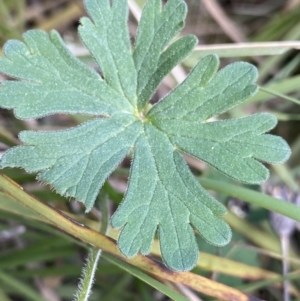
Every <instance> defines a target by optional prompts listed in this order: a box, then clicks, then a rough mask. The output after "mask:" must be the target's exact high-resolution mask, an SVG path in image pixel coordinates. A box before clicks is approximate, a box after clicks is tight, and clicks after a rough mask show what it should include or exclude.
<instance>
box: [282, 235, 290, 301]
mask: <svg viewBox="0 0 300 301" xmlns="http://www.w3.org/2000/svg"><path fill="white" fill-rule="evenodd" d="M280 242H281V250H282V275H283V276H287V275H288V273H289V262H288V260H287V256H288V255H289V236H288V235H281V236H280ZM289 286H290V283H289V280H288V279H286V280H284V282H283V300H284V301H290V292H289Z"/></svg>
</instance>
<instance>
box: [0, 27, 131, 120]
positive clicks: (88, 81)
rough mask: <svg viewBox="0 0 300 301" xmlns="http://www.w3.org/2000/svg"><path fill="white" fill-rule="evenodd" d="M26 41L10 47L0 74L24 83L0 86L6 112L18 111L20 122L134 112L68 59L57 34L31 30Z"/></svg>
mask: <svg viewBox="0 0 300 301" xmlns="http://www.w3.org/2000/svg"><path fill="white" fill-rule="evenodd" d="M23 38H24V42H25V43H22V42H20V41H16V40H12V41H9V42H7V43H6V44H5V47H4V53H5V55H6V58H0V71H1V72H3V73H5V74H8V75H10V76H12V77H15V78H17V79H20V80H22V81H4V82H2V83H1V85H2V87H1V89H0V99H1V106H2V107H4V108H9V109H10V108H16V109H15V114H16V116H17V117H19V118H22V119H28V118H37V117H42V116H45V115H49V114H54V113H71V114H75V113H84V114H92V115H112V114H114V112H116V111H127V112H131V111H132V106H131V105H130V103H129V102H128V100H127V99H126V98H125V97H123V96H122V95H120V94H119V93H117V92H116V91H115V90H113V89H112V88H111V87H110V86H108V85H107V83H106V82H105V81H103V80H102V78H101V77H100V76H99V75H98V74H97V73H96V72H95V71H93V70H92V69H90V68H88V67H87V66H86V65H84V64H83V63H81V62H80V61H79V60H77V59H76V58H74V57H73V56H72V55H71V54H70V53H69V51H68V50H67V49H66V47H65V45H64V43H63V41H62V40H61V38H60V36H59V34H58V33H57V32H55V31H52V32H51V33H50V35H48V34H47V33H45V32H43V31H40V30H31V31H28V32H26V33H25V34H24V35H23Z"/></svg>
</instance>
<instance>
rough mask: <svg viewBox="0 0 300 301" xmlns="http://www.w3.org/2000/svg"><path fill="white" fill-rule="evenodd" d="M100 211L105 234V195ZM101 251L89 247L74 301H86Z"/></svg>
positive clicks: (106, 220) (106, 208) (101, 228)
mask: <svg viewBox="0 0 300 301" xmlns="http://www.w3.org/2000/svg"><path fill="white" fill-rule="evenodd" d="M100 209H101V212H102V219H101V226H100V232H101V233H104V234H107V230H108V221H109V218H108V215H109V214H108V206H107V199H106V196H104V198H103V199H102V200H101V201H100ZM101 253H102V251H101V250H100V249H97V248H90V250H89V253H88V256H87V258H86V262H85V266H84V267H83V269H82V273H81V279H80V282H79V285H78V289H77V292H76V293H75V298H74V301H87V300H88V299H89V297H90V295H91V293H92V287H93V284H94V282H95V273H96V270H97V266H98V262H99V259H100V256H101Z"/></svg>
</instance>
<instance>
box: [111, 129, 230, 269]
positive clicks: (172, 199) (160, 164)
mask: <svg viewBox="0 0 300 301" xmlns="http://www.w3.org/2000/svg"><path fill="white" fill-rule="evenodd" d="M144 128H145V129H144V133H143V135H141V136H140V138H139V139H138V141H137V143H136V151H135V154H134V160H133V163H132V167H131V175H130V179H129V187H128V191H127V193H126V196H125V199H124V201H123V203H122V204H121V205H120V206H119V208H118V210H117V212H116V213H115V214H114V216H113V217H112V225H113V226H114V227H117V228H121V227H124V228H123V230H122V232H121V234H120V237H119V240H118V244H119V247H120V250H121V252H122V253H124V254H125V255H126V256H129V257H132V256H135V255H136V254H137V253H138V252H141V253H142V254H148V253H149V252H150V249H151V245H152V241H153V239H154V235H155V232H156V230H157V228H158V235H159V239H160V247H161V252H162V256H163V258H164V261H165V262H166V263H167V265H168V266H169V267H171V268H172V269H174V270H180V271H183V270H189V269H191V268H192V267H193V266H195V264H196V262H197V259H198V250H197V244H196V241H195V235H194V229H196V230H197V231H199V233H200V234H201V235H202V237H203V238H204V239H205V240H206V241H208V242H209V243H211V244H214V245H219V246H222V245H225V244H227V243H228V242H229V240H230V238H231V232H230V229H229V227H228V225H227V224H226V223H225V222H224V221H223V220H222V219H220V218H218V217H217V216H216V215H222V214H225V213H226V208H225V207H223V205H221V204H220V203H219V202H217V201H216V200H215V199H214V198H213V197H212V196H211V195H210V194H208V193H207V192H206V191H205V190H204V189H203V188H202V187H201V186H200V185H199V184H198V182H197V181H196V179H195V178H194V177H193V175H192V174H191V172H190V171H189V169H188V167H187V165H186V163H185V162H184V160H183V158H182V157H181V155H180V154H179V153H178V152H177V151H176V150H174V147H173V145H172V143H171V142H170V140H169V138H168V136H167V135H165V134H163V133H162V132H161V131H159V130H158V129H156V128H155V127H153V126H151V125H148V124H146V125H145V127H144ZM145 167H147V168H145ZM137 200H139V201H138V203H137V202H136V201H137ZM141 229H143V231H141Z"/></svg>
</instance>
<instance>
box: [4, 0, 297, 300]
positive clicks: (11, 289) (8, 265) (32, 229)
mask: <svg viewBox="0 0 300 301" xmlns="http://www.w3.org/2000/svg"><path fill="white" fill-rule="evenodd" d="M20 3H21V1H20V2H18V5H20V6H18V14H17V15H16V16H17V17H18V18H19V19H18V22H17V23H16V24H17V25H14V26H13V28H14V31H13V33H6V31H5V29H3V31H1V33H2V32H3V36H4V37H3V41H4V40H6V39H7V38H11V37H20V34H21V32H22V31H23V29H22V27H24V26H26V23H25V21H26V19H25V18H26V17H24V15H23V14H24V11H25V10H24V7H22V5H21V4H20ZM138 4H139V3H138ZM3 5H5V7H6V8H7V14H6V15H5V14H4V16H3V18H5V19H4V20H5V21H6V22H3V24H8V25H7V28H12V27H11V26H10V24H11V23H9V22H12V20H14V19H13V18H15V15H14V17H13V16H11V15H10V12H11V11H10V7H9V6H10V5H11V4H9V3H5V1H3ZM43 5H44V4H41V7H43ZM189 5H191V6H192V7H193V5H196V4H189ZM54 6H55V5H54ZM57 7H59V6H57ZM78 7H79V11H80V5H79V6H78ZM195 7H196V8H197V9H198V8H199V7H198V6H197V5H196V6H195ZM224 9H225V10H226V9H228V10H227V12H228V13H229V14H230V9H229V8H228V7H226V6H224ZM281 9H282V7H281V8H275V9H274V12H280V11H281ZM72 11H73V6H72V4H70V5H67V6H66V7H63V9H62V11H61V12H69V13H71V12H72ZM77 14H78V12H77ZM203 14H204V13H203ZM285 14H286V17H285V18H286V19H285V20H289V22H286V23H288V24H285V23H281V24H277V23H276V22H275V17H273V14H272V13H270V14H269V16H268V18H269V23H268V24H267V25H265V27H264V30H261V31H260V33H259V35H258V34H255V23H254V17H253V18H252V19H251V18H249V20H248V21H247V20H245V18H244V17H243V16H242V15H239V14H236V15H234V16H233V20H234V21H235V22H237V23H239V22H240V24H241V25H243V24H244V23H245V22H246V21H247V22H249V23H250V24H253V27H250V29H251V30H252V31H253V32H252V34H251V33H249V32H245V33H244V34H245V35H246V34H247V35H249V37H248V39H249V40H252V41H255V40H263V41H266V40H267V38H268V39H269V38H272V39H274V40H279V39H287V38H288V39H297V35H296V31H297V19H296V17H293V16H294V14H295V13H294V11H293V10H290V11H287V12H286V13H285ZM75 15H76V10H74V14H73V17H71V19H72V18H75V17H74V16H75ZM57 16H59V14H57V13H56V11H55V10H54V11H53V12H50V15H49V16H48V17H47V18H45V19H44V21H43V22H44V23H43V22H41V24H38V22H40V21H36V22H37V25H36V26H38V27H43V26H45V27H44V28H45V29H47V26H49V25H48V24H47V21H49V22H50V21H51V18H52V19H54V20H55V17H57ZM204 16H205V18H206V19H205V18H204V19H203V20H204V21H205V22H207V23H206V24H209V26H210V27H211V28H218V26H217V25H215V23H214V21H212V20H211V19H209V16H207V15H205V14H204ZM257 19H258V20H259V19H261V22H264V21H265V20H263V17H257ZM188 20H193V17H192V16H191V18H190V19H188ZM62 21H64V22H66V19H64V18H62V19H61V20H56V22H57V23H56V24H57V26H52V27H55V28H58V29H59V25H60V24H61V23H62ZM204 21H203V22H204ZM130 22H131V23H130V24H132V26H133V27H134V26H135V21H134V19H133V18H132V17H131V20H130ZM189 22H191V21H189ZM189 22H188V25H189V26H188V28H187V29H186V30H188V29H189V28H191V26H192V25H193V24H190V23H189ZM197 22H200V21H199V20H198V21H197ZM251 22H252V23H251ZM282 22H283V21H282ZM278 23H280V22H279V21H278ZM282 24H285V26H282ZM64 26H65V28H64V29H61V32H63V31H64V30H65V29H66V28H68V27H66V25H64ZM207 26H208V25H207ZM281 27H282V28H283V27H284V28H285V30H283V29H281V30H278V28H281ZM69 30H72V27H71V26H69ZM242 30H245V28H243V27H242ZM272 30H273V31H272ZM193 31H197V27H195V28H194V29H193ZM190 32H192V30H191V31H190ZM190 32H189V33H190ZM264 33H265V36H264V35H263V34H264ZM214 37H215V39H217V41H220V42H228V39H229V38H228V37H227V36H226V35H223V34H222V32H220V33H219V34H218V35H216V34H214V35H213V34H207V35H206V36H205V35H204V38H205V40H206V41H207V43H211V42H212V40H213V39H214ZM213 42H214V43H215V42H216V40H214V41H213ZM197 55H198V52H195V53H193V54H192V56H191V57H190V58H189V60H187V61H186V62H185V64H184V65H183V66H184V68H186V69H185V70H186V71H188V67H186V66H190V65H193V61H194V60H195V57H196V56H197ZM236 56H237V55H236V54H234V55H233V57H234V58H236ZM83 59H84V60H85V61H86V62H88V63H89V64H93V62H92V60H90V58H89V57H83ZM256 59H257V56H256V54H255V55H254V54H253V56H249V57H246V58H243V60H249V61H251V62H256ZM229 60H232V59H229ZM238 60H241V58H238ZM298 61H299V60H298V58H297V55H295V54H294V53H293V52H289V53H288V52H284V54H283V55H280V56H272V57H270V58H268V57H261V58H260V61H259V63H258V66H259V69H260V70H259V71H260V72H259V74H261V75H260V79H259V80H260V84H261V85H262V86H263V87H266V88H268V89H271V91H272V93H274V94H275V93H277V94H278V93H279V94H289V93H292V94H290V96H291V97H292V99H293V100H294V99H297V89H298V86H297V85H298V84H297V82H298V81H299V79H298V77H297V66H298ZM194 62H195V61H194ZM221 62H222V64H228V63H229V61H226V60H225V59H222V60H221ZM274 70H277V72H276V73H274ZM177 75H178V74H177ZM173 76H174V77H173V78H172V77H170V78H169V83H168V82H167V81H166V83H165V84H163V85H162V86H161V87H160V89H159V90H158V93H163V94H164V93H165V90H166V89H169V87H170V85H171V86H173V85H174V84H175V80H174V78H175V79H176V73H175V74H173ZM170 83H171V84H170ZM129 93H130V92H129ZM274 94H273V95H272V94H266V93H265V92H262V91H261V92H259V93H258V94H257V96H255V98H253V99H252V100H251V102H250V101H249V102H248V103H247V104H245V105H242V106H239V107H237V108H234V109H232V110H231V111H230V112H229V113H227V115H226V116H224V117H226V118H228V117H234V118H236V117H242V116H245V115H249V113H248V112H249V111H251V112H264V111H273V113H275V115H276V116H277V117H278V118H279V119H281V120H283V121H282V123H281V124H280V125H279V127H278V128H277V129H276V131H277V133H280V135H282V136H284V137H285V138H287V139H288V140H289V142H290V143H293V154H294V155H292V158H291V160H290V162H291V163H290V164H289V166H283V167H282V168H277V169H276V170H275V171H274V177H275V178H277V179H281V180H282V181H284V182H285V183H287V184H289V185H290V186H292V187H293V188H297V185H298V184H297V165H298V160H297V155H296V154H297V150H298V144H299V143H297V141H298V140H297V138H298V132H297V119H299V116H298V115H297V106H295V105H294V104H293V103H292V102H289V101H287V99H286V100H285V101H283V100H282V97H281V98H278V97H276V96H274ZM155 97H156V96H155ZM1 114H2V115H1V116H2V118H1V123H2V128H1V133H0V136H1V141H3V142H4V143H5V144H6V145H15V144H17V143H18V141H17V140H16V138H15V134H16V133H17V132H19V130H21V129H27V128H29V127H31V126H32V125H30V124H28V123H27V122H22V121H21V122H20V121H17V120H15V119H14V117H13V116H10V115H8V114H9V113H8V112H7V111H5V112H4V111H2V112H1ZM55 118H56V119H55ZM55 118H53V119H52V118H50V117H47V118H45V119H42V120H40V121H39V122H38V123H37V124H35V125H34V126H35V129H45V128H47V129H49V128H50V129H54V128H55V129H57V128H60V129H62V128H65V127H69V126H73V125H74V124H76V123H77V122H79V121H82V117H81V116H73V117H70V118H66V117H64V116H58V117H55ZM3 149H5V148H3ZM190 162H191V165H192V167H193V168H194V171H195V174H196V175H200V174H201V175H205V174H206V175H207V177H208V178H214V179H216V180H217V181H224V179H223V178H219V177H220V176H219V175H216V174H214V173H211V172H210V169H203V166H200V169H199V166H198V165H195V163H194V161H190ZM4 172H5V173H6V174H8V175H9V176H10V177H12V178H13V179H14V180H16V181H18V182H19V183H20V184H22V185H25V187H26V188H27V185H28V188H27V190H28V191H29V192H30V193H33V194H35V195H37V196H38V197H39V198H40V199H41V200H43V201H49V202H50V203H51V204H52V205H53V206H55V207H57V208H59V209H61V210H64V211H65V212H69V213H73V214H74V213H75V214H76V215H77V217H76V218H80V214H81V213H83V211H84V208H82V207H80V206H79V207H74V206H73V205H71V206H70V205H69V204H68V202H66V200H64V199H63V198H61V197H59V196H58V195H56V194H55V193H53V192H51V191H50V190H49V189H48V188H47V187H44V188H42V189H41V187H39V186H37V185H36V184H35V182H33V181H32V180H33V179H32V176H30V175H27V174H24V173H23V172H20V171H19V170H18V171H17V170H5V171H4ZM127 173H128V164H127V163H126V162H124V163H123V166H121V168H119V169H117V170H116V172H115V173H114V174H113V176H112V182H110V183H106V184H105V186H104V191H105V193H107V195H108V196H109V197H110V199H112V200H113V201H114V202H116V203H118V202H119V201H120V196H121V193H122V192H120V191H118V190H116V188H115V186H114V188H113V187H112V185H115V183H118V184H117V187H118V188H119V190H120V187H121V186H122V183H124V181H125V180H126V174H127ZM216 177H217V178H216ZM226 181H228V180H226ZM230 182H231V181H230ZM30 183H31V185H29V184H30ZM232 183H233V184H234V185H240V184H237V183H235V182H232ZM26 184H27V185H26ZM204 186H205V185H204ZM208 186H209V185H208ZM218 187H220V185H218ZM208 188H210V189H212V187H208ZM251 189H253V187H251ZM235 190H237V189H235ZM220 192H221V193H223V194H225V195H226V194H227V195H229V196H230V192H225V191H220ZM245 194H246V195H250V192H249V193H248V192H245ZM245 194H244V198H245V199H246V200H247V197H246V195H245ZM242 195H243V193H242ZM220 197H221V196H220ZM261 198H262V197H261ZM2 199H3V201H2V202H1V209H2V210H1V214H2V222H3V230H7V229H10V228H11V227H12V226H11V225H10V224H9V221H13V224H15V223H16V222H17V224H16V226H15V227H19V225H25V226H26V231H25V233H23V235H21V236H20V237H19V236H17V237H19V238H18V239H21V241H25V242H26V244H25V246H23V247H22V248H21V251H17V250H15V248H16V247H15V243H14V240H12V241H7V242H6V241H4V246H3V251H1V254H0V255H1V257H2V258H1V262H2V263H3V266H1V264H0V268H1V269H2V271H3V273H2V274H0V282H1V283H2V284H4V285H3V287H5V289H2V292H1V293H2V295H3V300H9V298H11V300H14V298H16V296H17V295H19V296H22V297H23V298H24V300H26V299H28V300H42V299H43V298H44V297H42V293H41V292H42V290H41V287H47V288H49V289H50V291H52V292H53V293H54V294H55V295H57V296H59V297H60V298H65V299H66V300H69V299H70V296H71V295H72V294H73V293H74V291H75V287H76V285H77V280H76V279H77V278H78V276H79V274H80V269H81V266H82V262H81V261H82V256H81V254H83V253H84V252H82V246H78V245H77V244H74V242H70V241H69V240H66V239H65V238H62V239H61V238H59V233H58V232H56V230H55V229H54V228H52V227H49V226H42V224H41V223H40V222H36V221H35V220H34V219H32V218H28V215H27V213H26V210H25V211H24V210H21V211H20V208H18V209H17V210H16V209H13V203H12V202H8V203H5V200H7V194H3V195H2ZM250 199H251V197H250ZM247 201H249V200H247ZM273 203H274V202H273ZM5 204H6V205H7V207H5ZM275 204H276V203H275ZM75 206H76V205H75ZM260 211H262V209H260V208H258V207H257V205H252V206H251V208H250V212H251V213H252V212H253V214H252V216H254V220H255V222H256V223H257V226H258V225H259V226H260V229H259V228H257V227H256V226H253V224H247V223H245V222H244V220H240V219H237V220H236V219H235V218H234V217H232V219H231V220H230V218H229V217H230V216H229V217H227V218H226V219H227V222H228V223H229V224H231V227H232V228H233V229H234V241H233V244H231V245H229V246H228V247H226V249H221V251H219V252H222V253H223V254H222V255H223V256H224V255H225V257H226V254H229V255H228V256H231V257H232V258H233V261H231V262H229V263H228V264H229V267H228V268H227V269H225V270H223V271H221V272H220V273H224V274H226V275H227V276H225V277H224V276H222V277H220V278H218V279H219V281H221V282H224V283H227V284H229V285H231V286H232V287H234V286H238V285H241V279H248V278H247V277H248V276H246V275H248V274H249V271H250V268H251V267H250V266H247V265H246V266H244V269H245V270H243V269H242V270H241V271H242V272H241V273H242V275H236V274H235V273H236V271H235V270H236V268H235V264H236V261H242V262H244V263H246V264H251V265H253V266H257V267H265V268H268V266H269V268H270V269H271V270H273V271H274V272H277V273H280V264H279V263H278V262H277V264H276V265H272V264H270V262H274V259H272V258H273V257H272V256H271V255H272V254H269V256H271V257H268V260H265V259H261V258H259V257H258V256H257V254H259V251H258V250H256V251H251V252H252V253H251V254H252V255H249V256H242V258H241V257H238V256H237V255H234V254H235V253H236V254H237V253H238V251H235V250H238V249H239V248H241V247H239V246H238V245H235V242H237V241H239V242H241V241H247V242H253V243H254V244H256V245H258V246H260V247H262V248H264V249H266V250H269V251H273V252H278V250H279V249H278V241H277V240H276V239H275V238H274V235H273V233H272V231H271V230H270V227H269V226H268V224H267V218H266V216H267V215H266V214H259V212H260ZM286 211H287V212H291V209H290V208H287V210H286ZM20 212H21V214H20ZM16 213H17V215H16ZM96 215H97V212H96V210H94V211H92V212H91V213H90V215H88V216H87V217H81V219H85V220H84V221H82V220H81V222H83V223H86V224H89V223H90V222H91V221H90V219H97V217H96ZM259 216H262V217H260V218H259ZM255 217H257V218H255ZM86 219H88V220H86ZM10 223H11V222H10ZM235 223H236V224H235ZM13 226H14V225H13ZM95 228H97V226H96V227H95ZM17 229H18V228H17ZM245 229H246V230H245ZM259 231H262V232H263V234H264V235H262V237H264V239H262V240H261V241H259V240H257V239H255V237H258V233H260V232H259ZM238 233H240V234H238ZM296 235H297V234H296ZM45 237H46V238H45ZM50 238H51V239H50ZM266 241H268V242H269V244H267V243H266ZM46 242H47V243H46ZM200 243H201V242H200ZM201 244H202V243H201ZM201 248H204V246H203V245H202V246H201ZM227 250H228V251H227ZM208 252H209V253H211V254H214V252H215V251H214V250H208ZM227 252H228V253H227ZM249 252H250V251H249ZM294 253H295V254H294V256H297V255H296V254H297V246H296V250H295V251H294ZM26 254H27V255H26ZM154 254H155V253H154ZM203 256H204V259H203V257H201V258H202V260H203V261H202V263H201V261H200V262H199V265H200V266H199V267H201V264H202V265H206V269H207V270H208V271H211V272H213V271H218V268H219V269H220V264H219V265H216V267H213V268H212V265H209V264H208V259H207V258H206V257H205V256H206V255H205V254H204V255H203ZM223 256H222V257H223ZM235 256H236V257H235ZM9 258H11V259H9ZM59 258H61V260H60V261H59ZM250 258H252V259H251V262H248V259H249V260H250ZM253 258H254V259H253ZM270 258H271V259H270ZM106 260H107V259H103V260H102V261H101V263H100V267H99V269H98V272H97V278H96V284H95V288H94V294H93V295H92V297H91V300H93V298H94V299H95V300H97V298H99V296H102V297H103V298H107V300H110V299H115V298H120V299H126V298H129V299H131V300H132V299H134V298H137V299H138V298H141V297H144V298H149V299H151V300H152V299H153V298H155V297H153V291H152V289H151V288H150V287H149V286H147V285H145V284H144V282H143V281H142V282H140V281H139V280H134V278H132V276H130V274H127V273H126V274H124V272H122V270H120V269H119V268H116V266H115V265H114V264H111V263H110V261H106ZM214 261H215V262H217V258H214V259H213V261H212V262H214ZM224 261H225V259H224ZM30 262H36V263H37V268H35V269H34V270H31V269H29V268H28V267H29V266H30V265H29V263H30ZM124 265H125V264H124ZM124 265H123V268H124ZM121 266H122V264H121ZM62 267H63V268H62ZM149 269H150V267H149ZM129 270H130V269H129ZM247 272H248V274H247ZM22 273H23V274H22ZM130 273H131V275H135V274H134V272H133V271H132V270H131V271H130ZM195 273H196V274H200V275H201V274H203V275H207V276H210V275H209V274H207V272H203V271H201V270H199V271H198V269H197V270H196V271H195ZM256 273H257V274H256V276H253V277H254V278H253V279H265V278H266V279H273V278H274V277H275V276H274V275H275V274H274V275H271V274H268V275H267V274H266V275H265V276H262V275H264V274H263V272H262V270H257V271H256ZM35 275H36V276H37V277H38V279H39V281H41V282H42V286H39V284H37V281H36V280H34V278H33V276H35ZM228 275H231V277H233V278H230V279H229V278H228ZM243 275H244V276H243ZM135 276H136V275H135ZM48 277H50V278H51V279H56V280H57V281H58V283H59V284H57V285H54V287H51V285H48V284H47V282H46V280H47V279H48ZM255 277H256V278H255ZM272 277H273V278H272ZM45 279H46V280H45ZM142 279H143V280H144V281H145V279H146V276H142ZM250 279H251V278H250ZM17 281H19V282H20V283H18V282H17ZM145 282H147V281H145ZM105 283H109V284H111V283H116V287H115V288H114V287H113V286H111V285H105ZM14 284H15V285H14ZM21 284H22V285H21ZM151 285H152V286H154V285H153V283H152V284H151ZM264 285H266V284H264V283H262V286H264ZM130 287H135V289H133V290H130V289H127V288H130ZM154 287H155V286H154ZM156 288H157V287H156ZM125 289H126V291H128V295H127V294H124V293H123V292H124V290H125ZM160 289H161V288H160ZM256 289H257V287H254V288H252V292H253V293H255V290H256ZM39 290H40V292H39ZM161 290H162V291H164V288H163V289H161ZM243 290H247V286H246V287H243ZM248 290H251V285H248ZM295 290H296V291H295V292H294V293H295V294H297V283H295ZM265 291H266V292H268V293H269V294H271V293H272V294H273V295H275V297H274V298H276V286H273V287H270V289H268V290H265ZM269 291H270V292H271V293H270V292H269ZM121 292H122V293H121ZM164 292H165V291H164ZM26 296H27V297H26ZM64 296H65V297H64ZM258 296H259V295H258ZM5 298H6V299H5ZM1 300H2V299H1ZM274 300H276V299H274Z"/></svg>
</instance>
